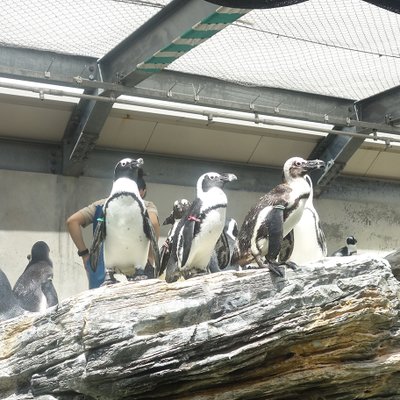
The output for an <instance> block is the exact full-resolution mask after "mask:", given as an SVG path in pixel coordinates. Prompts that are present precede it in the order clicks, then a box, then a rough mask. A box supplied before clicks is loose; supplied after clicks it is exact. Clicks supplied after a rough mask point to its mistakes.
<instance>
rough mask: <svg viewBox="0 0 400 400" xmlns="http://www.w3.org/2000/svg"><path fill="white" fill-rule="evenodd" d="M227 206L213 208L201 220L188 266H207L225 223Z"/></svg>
mask: <svg viewBox="0 0 400 400" xmlns="http://www.w3.org/2000/svg"><path fill="white" fill-rule="evenodd" d="M225 216H226V208H225V207H221V208H217V209H215V210H211V211H209V212H208V213H207V215H206V217H205V218H204V219H203V220H202V222H201V229H200V232H199V233H198V234H197V235H196V236H195V238H194V239H193V243H192V246H191V250H190V253H189V257H188V260H187V262H186V266H195V267H204V268H206V267H207V265H208V263H209V261H210V258H211V254H212V252H213V250H214V247H215V244H216V242H217V240H218V238H219V237H220V235H221V233H222V231H223V229H224V225H225Z"/></svg>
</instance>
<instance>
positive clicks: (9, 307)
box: [0, 268, 24, 321]
mask: <svg viewBox="0 0 400 400" xmlns="http://www.w3.org/2000/svg"><path fill="white" fill-rule="evenodd" d="M23 313H24V309H23V308H22V307H21V306H20V305H19V303H18V301H17V299H16V298H15V296H14V293H13V291H12V288H11V285H10V281H9V280H8V278H7V275H6V274H5V273H4V272H3V271H2V269H1V268H0V321H5V320H6V319H10V318H14V317H17V316H18V315H21V314H23Z"/></svg>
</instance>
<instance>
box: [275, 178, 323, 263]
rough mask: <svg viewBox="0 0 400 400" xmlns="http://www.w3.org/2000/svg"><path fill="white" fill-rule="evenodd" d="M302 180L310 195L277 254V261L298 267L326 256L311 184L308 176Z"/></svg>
mask: <svg viewBox="0 0 400 400" xmlns="http://www.w3.org/2000/svg"><path fill="white" fill-rule="evenodd" d="M304 179H305V180H306V181H307V182H308V184H309V185H310V194H309V196H308V199H307V201H306V203H305V206H304V211H303V214H302V216H301V218H300V221H299V222H298V223H297V224H296V225H295V226H294V228H293V230H292V231H290V232H289V233H288V235H286V236H285V237H284V239H283V243H282V248H281V252H280V254H279V261H291V262H294V263H295V264H300V265H304V264H307V263H310V262H314V261H318V260H321V259H323V258H324V257H326V256H327V254H328V253H327V246H326V238H325V234H324V231H323V230H322V227H321V221H320V218H319V215H318V212H317V210H316V209H315V207H314V204H313V197H314V193H313V183H312V180H311V178H310V177H309V176H308V175H306V176H305V177H304Z"/></svg>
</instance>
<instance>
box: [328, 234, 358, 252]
mask: <svg viewBox="0 0 400 400" xmlns="http://www.w3.org/2000/svg"><path fill="white" fill-rule="evenodd" d="M356 245H357V240H356V238H355V237H354V236H348V237H347V238H346V246H344V247H341V248H340V249H338V250H336V251H335V252H333V253H332V255H331V257H345V256H353V255H355V254H357V246H356Z"/></svg>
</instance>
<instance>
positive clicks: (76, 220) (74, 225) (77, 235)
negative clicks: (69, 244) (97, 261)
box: [66, 211, 89, 265]
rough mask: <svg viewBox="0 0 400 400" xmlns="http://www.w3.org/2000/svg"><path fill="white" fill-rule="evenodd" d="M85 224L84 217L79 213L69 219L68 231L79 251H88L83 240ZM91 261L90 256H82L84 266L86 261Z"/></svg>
mask: <svg viewBox="0 0 400 400" xmlns="http://www.w3.org/2000/svg"><path fill="white" fill-rule="evenodd" d="M84 223H85V218H84V215H83V214H82V213H81V212H80V211H77V212H76V213H75V214H72V215H71V216H70V217H69V218H68V219H67V222H66V224H67V229H68V232H69V234H70V236H71V239H72V241H73V242H74V243H75V246H76V247H77V249H78V251H84V250H86V249H87V246H86V244H85V241H84V240H83V234H82V226H83V225H84ZM88 259H89V254H86V255H84V256H82V261H83V265H85V263H86V261H87V260H88Z"/></svg>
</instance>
